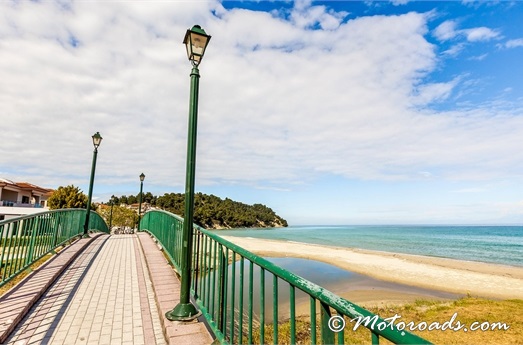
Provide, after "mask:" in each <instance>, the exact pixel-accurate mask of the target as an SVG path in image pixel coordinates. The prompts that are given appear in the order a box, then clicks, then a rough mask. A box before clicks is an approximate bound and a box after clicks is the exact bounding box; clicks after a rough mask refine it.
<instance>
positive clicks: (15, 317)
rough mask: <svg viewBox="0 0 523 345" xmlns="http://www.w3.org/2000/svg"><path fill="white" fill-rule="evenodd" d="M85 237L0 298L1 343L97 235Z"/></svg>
mask: <svg viewBox="0 0 523 345" xmlns="http://www.w3.org/2000/svg"><path fill="white" fill-rule="evenodd" d="M97 236H98V235H93V236H92V237H91V238H82V239H80V240H78V241H76V242H74V243H73V244H72V245H70V246H68V247H66V248H65V249H64V250H62V251H61V252H60V254H59V255H55V256H53V257H52V258H51V259H49V260H48V261H47V262H45V263H44V264H43V265H42V266H40V267H39V268H38V269H37V270H35V271H33V272H31V273H30V274H29V275H28V276H27V277H25V278H24V279H23V280H22V281H20V283H18V284H17V285H16V286H14V287H13V288H12V289H10V290H9V291H8V292H6V293H5V294H4V295H3V296H1V297H0V343H3V342H4V341H5V339H6V338H7V337H8V336H9V334H10V333H11V332H12V331H13V330H14V329H15V327H16V326H17V324H18V323H19V322H20V320H22V318H23V317H24V316H25V315H26V314H27V312H28V311H29V310H30V308H31V307H32V306H33V305H34V304H35V303H36V302H37V301H38V299H39V298H40V297H41V296H42V295H43V294H44V293H45V291H46V290H47V288H48V287H49V286H50V285H51V284H52V283H53V282H54V281H55V280H56V279H57V278H58V276H59V275H60V274H61V273H62V272H63V271H64V270H65V269H66V268H67V266H68V265H69V264H70V263H71V262H72V261H73V260H74V259H75V258H76V257H77V256H78V255H79V254H80V253H81V252H82V251H83V250H84V249H85V248H86V247H87V246H88V245H89V244H90V243H91V242H92V241H93V240H94V239H95V238H96V237H97Z"/></svg>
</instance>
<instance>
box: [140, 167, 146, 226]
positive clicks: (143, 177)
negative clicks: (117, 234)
mask: <svg viewBox="0 0 523 345" xmlns="http://www.w3.org/2000/svg"><path fill="white" fill-rule="evenodd" d="M143 180H145V175H144V173H141V174H140V205H139V206H138V231H140V220H141V219H142V190H143Z"/></svg>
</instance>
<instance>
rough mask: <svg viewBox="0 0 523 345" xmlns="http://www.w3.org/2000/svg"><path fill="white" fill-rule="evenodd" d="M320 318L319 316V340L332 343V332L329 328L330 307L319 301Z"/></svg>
mask: <svg viewBox="0 0 523 345" xmlns="http://www.w3.org/2000/svg"><path fill="white" fill-rule="evenodd" d="M320 309H321V311H320V318H321V342H322V343H323V344H334V332H332V331H331V329H330V328H329V319H330V318H331V310H330V307H329V306H328V305H327V304H325V303H323V302H320Z"/></svg>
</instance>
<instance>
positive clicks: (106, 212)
mask: <svg viewBox="0 0 523 345" xmlns="http://www.w3.org/2000/svg"><path fill="white" fill-rule="evenodd" d="M98 213H99V214H100V215H101V216H102V218H103V219H104V220H105V222H106V223H107V224H109V218H111V207H110V206H105V207H100V208H99V209H98ZM137 221H138V214H137V213H136V211H133V210H130V209H128V208H127V207H125V206H113V218H112V226H120V227H124V226H128V227H131V228H133V227H134V226H135V225H136V222H137Z"/></svg>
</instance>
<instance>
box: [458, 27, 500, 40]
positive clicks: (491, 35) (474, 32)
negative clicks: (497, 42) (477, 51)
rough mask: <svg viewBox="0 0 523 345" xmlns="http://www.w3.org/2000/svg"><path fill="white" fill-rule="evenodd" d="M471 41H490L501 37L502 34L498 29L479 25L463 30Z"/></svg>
mask: <svg viewBox="0 0 523 345" xmlns="http://www.w3.org/2000/svg"><path fill="white" fill-rule="evenodd" d="M461 32H462V33H463V34H464V35H465V37H466V38H467V40H468V41H469V42H478V41H490V40H492V39H495V38H499V37H500V34H499V32H497V31H496V30H492V29H489V28H487V27H478V28H472V29H465V30H461Z"/></svg>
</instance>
